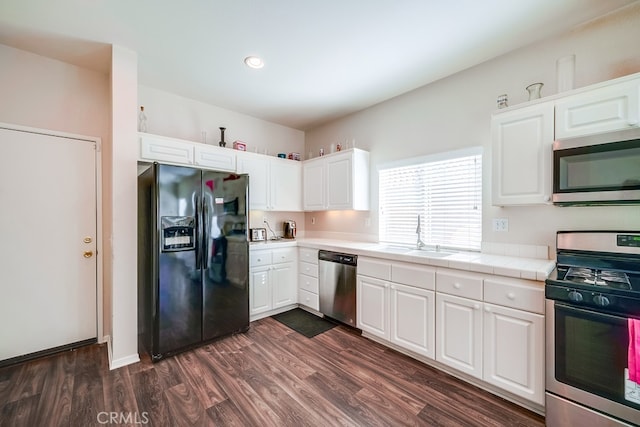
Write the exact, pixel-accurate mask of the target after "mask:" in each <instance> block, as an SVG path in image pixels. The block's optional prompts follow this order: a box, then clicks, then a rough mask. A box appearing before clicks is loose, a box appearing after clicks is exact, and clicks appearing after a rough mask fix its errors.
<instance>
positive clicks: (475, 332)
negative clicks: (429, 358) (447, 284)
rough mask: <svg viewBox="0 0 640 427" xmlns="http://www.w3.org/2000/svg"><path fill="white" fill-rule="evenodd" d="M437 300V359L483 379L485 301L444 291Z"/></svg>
mask: <svg viewBox="0 0 640 427" xmlns="http://www.w3.org/2000/svg"><path fill="white" fill-rule="evenodd" d="M436 301H437V305H438V307H437V313H438V315H437V316H438V317H437V320H436V324H437V336H438V344H437V346H436V347H437V353H436V360H437V361H438V362H440V363H444V364H445V365H447V366H451V367H452V368H455V369H457V370H459V371H461V372H464V373H466V374H469V375H472V376H474V377H477V378H482V310H481V305H482V303H481V302H478V301H474V300H471V299H468V298H461V297H456V296H453V295H447V294H441V293H438V295H437V296H436Z"/></svg>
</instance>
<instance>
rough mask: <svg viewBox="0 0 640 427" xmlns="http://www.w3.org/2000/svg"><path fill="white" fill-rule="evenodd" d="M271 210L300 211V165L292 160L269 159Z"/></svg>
mask: <svg viewBox="0 0 640 427" xmlns="http://www.w3.org/2000/svg"><path fill="white" fill-rule="evenodd" d="M270 163H271V164H270V166H271V183H270V184H271V185H270V186H271V189H270V190H271V208H272V209H273V210H275V211H284V212H298V211H302V165H301V163H300V162H296V161H293V160H282V159H276V158H274V159H271V161H270Z"/></svg>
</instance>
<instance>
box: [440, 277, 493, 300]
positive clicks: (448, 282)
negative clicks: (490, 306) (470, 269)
mask: <svg viewBox="0 0 640 427" xmlns="http://www.w3.org/2000/svg"><path fill="white" fill-rule="evenodd" d="M436 290H437V291H438V292H444V293H447V294H450V295H457V296H459V297H465V298H472V299H476V300H482V277H481V276H476V275H472V274H464V273H452V272H449V271H438V272H436Z"/></svg>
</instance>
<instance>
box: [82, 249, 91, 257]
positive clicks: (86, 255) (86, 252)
mask: <svg viewBox="0 0 640 427" xmlns="http://www.w3.org/2000/svg"><path fill="white" fill-rule="evenodd" d="M82 256H83V257H85V258H91V257H92V256H93V251H84V253H83V254H82Z"/></svg>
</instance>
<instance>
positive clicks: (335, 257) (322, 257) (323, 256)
mask: <svg viewBox="0 0 640 427" xmlns="http://www.w3.org/2000/svg"><path fill="white" fill-rule="evenodd" d="M318 260H319V261H329V262H335V263H338V264H345V265H351V266H354V267H356V266H357V265H358V255H352V254H345V253H342V252H331V251H325V250H320V251H318Z"/></svg>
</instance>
